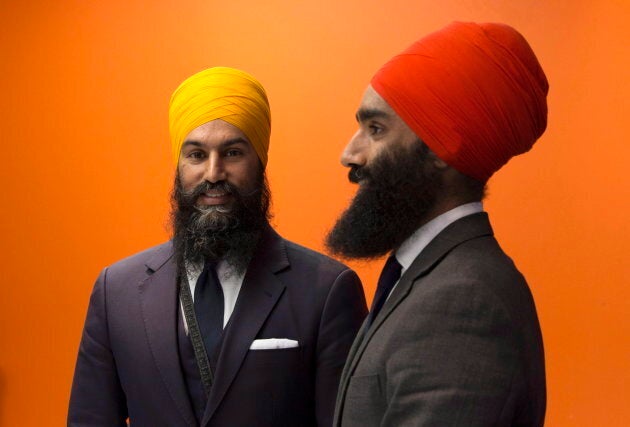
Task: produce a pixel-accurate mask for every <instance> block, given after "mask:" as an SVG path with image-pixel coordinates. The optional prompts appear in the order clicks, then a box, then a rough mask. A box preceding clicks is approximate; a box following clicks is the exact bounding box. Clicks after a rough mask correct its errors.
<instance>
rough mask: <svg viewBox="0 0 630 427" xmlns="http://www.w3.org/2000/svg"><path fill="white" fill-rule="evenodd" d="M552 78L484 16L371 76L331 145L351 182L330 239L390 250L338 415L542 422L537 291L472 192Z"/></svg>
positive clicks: (342, 419) (537, 130)
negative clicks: (341, 135)
mask: <svg viewBox="0 0 630 427" xmlns="http://www.w3.org/2000/svg"><path fill="white" fill-rule="evenodd" d="M547 91H548V84H547V80H546V77H545V74H544V73H543V70H542V68H541V67H540V64H539V63H538V60H537V59H536V56H535V55H534V53H533V51H532V50H531V48H530V46H529V45H528V43H527V42H526V40H525V39H524V38H523V36H521V34H519V33H518V32H517V31H516V30H514V29H513V28H511V27H509V26H507V25H502V24H492V23H488V24H475V23H453V24H450V25H448V26H447V27H445V28H443V29H442V30H440V31H437V32H435V33H432V34H430V35H428V36H426V37H424V38H422V39H420V40H419V41H417V42H416V43H414V44H412V45H411V46H410V47H409V48H408V49H406V50H405V51H404V52H402V53H401V54H400V55H397V56H395V57H394V58H393V59H391V60H390V61H389V62H388V63H386V64H385V65H384V66H383V67H382V68H381V69H380V70H379V71H377V73H376V74H375V75H374V77H373V78H372V81H371V83H370V85H369V86H368V88H367V89H366V91H365V93H364V95H363V99H362V101H361V105H360V106H359V109H358V111H357V113H356V119H357V121H358V123H359V129H358V131H357V132H356V133H355V135H354V136H353V137H352V139H351V140H350V142H349V143H348V145H347V147H346V148H345V150H344V152H343V154H342V156H341V161H342V163H343V165H344V166H346V167H348V168H350V171H349V179H350V180H351V181H352V182H354V183H358V184H359V188H358V191H357V194H356V195H355V198H354V199H353V201H352V203H351V204H350V206H349V207H348V209H347V210H346V211H345V212H344V213H343V214H342V215H341V217H340V218H339V220H338V221H337V223H336V224H335V226H334V228H333V229H332V231H331V232H330V234H329V235H328V236H327V240H326V243H327V245H328V247H329V248H330V250H331V251H332V252H333V253H335V254H337V255H340V256H342V257H346V258H359V259H375V258H378V257H381V256H383V255H387V254H389V257H388V259H387V261H386V263H385V266H384V268H383V272H382V273H381V276H380V278H379V282H378V285H377V290H376V295H375V297H374V301H373V303H372V307H371V310H370V314H369V315H368V318H367V320H366V322H365V323H364V325H363V327H362V329H361V330H360V332H359V335H358V336H357V338H356V340H355V342H354V344H353V347H352V349H351V350H350V355H349V356H348V360H347V362H346V366H345V368H344V373H343V374H342V379H341V385H340V389H339V394H338V397H337V406H336V412H335V421H334V425H335V426H343V427H354V426H356V427H370V426H456V425H457V426H459V425H462V426H463V425H465V426H491V425H492V426H540V425H542V424H543V422H544V415H545V404H546V396H545V365H544V355H543V345H542V335H541V331H540V326H539V323H538V318H537V315H536V309H535V306H534V301H533V298H532V295H531V293H530V290H529V288H528V285H527V283H526V281H525V279H524V278H523V276H522V275H521V274H520V273H519V271H518V270H517V269H516V267H515V266H514V263H513V262H512V260H511V259H510V258H509V257H508V256H507V255H506V254H505V253H504V252H503V251H502V249H501V248H500V246H499V244H498V243H497V241H496V240H495V238H494V236H493V232H492V228H491V226H490V223H489V221H488V215H487V214H486V213H485V212H484V211H483V205H482V199H483V197H484V193H485V185H486V182H487V181H488V179H489V178H490V177H491V176H492V175H493V174H494V173H495V172H496V171H498V170H499V169H500V168H501V167H502V166H503V165H504V164H505V163H506V162H508V160H509V159H510V158H511V157H513V156H515V155H518V154H521V153H524V152H526V151H528V150H529V149H530V148H531V147H532V145H533V144H534V142H535V141H536V140H537V139H538V138H539V137H540V136H541V135H542V133H543V132H544V130H545V127H546V123H547V104H546V96H547Z"/></svg>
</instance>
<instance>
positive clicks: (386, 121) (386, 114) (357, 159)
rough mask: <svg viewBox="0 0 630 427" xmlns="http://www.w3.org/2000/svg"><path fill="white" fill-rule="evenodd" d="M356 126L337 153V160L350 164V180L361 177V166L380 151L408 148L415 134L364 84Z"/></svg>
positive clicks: (414, 141)
mask: <svg viewBox="0 0 630 427" xmlns="http://www.w3.org/2000/svg"><path fill="white" fill-rule="evenodd" d="M356 120H357V122H358V124H359V129H358V130H357V132H356V133H355V134H354V135H353V136H352V138H351V139H350V141H349V142H348V145H346V148H345V149H344V150H343V153H342V154H341V163H342V164H343V165H344V166H346V167H349V168H351V170H350V174H349V177H350V180H351V181H353V182H359V183H360V181H361V172H360V169H361V168H362V167H364V166H365V167H368V168H369V167H370V166H371V165H372V164H373V163H374V161H376V159H378V158H379V156H381V155H383V153H385V152H388V151H392V150H396V149H405V150H409V149H411V148H412V147H414V146H415V145H417V143H418V142H417V141H418V137H417V136H416V135H415V134H414V132H413V131H412V130H411V129H410V128H409V126H407V124H406V123H405V122H404V121H403V120H402V119H401V118H400V117H399V116H398V115H397V114H396V112H395V111H394V110H393V109H392V108H391V107H390V106H389V105H388V104H387V102H385V100H384V99H383V98H382V97H381V96H380V95H379V94H378V93H377V92H376V91H375V90H374V89H373V88H372V86H368V88H367V89H366V90H365V93H364V94H363V99H362V100H361V104H360V105H359V109H358V110H357V113H356Z"/></svg>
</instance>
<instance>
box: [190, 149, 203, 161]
mask: <svg viewBox="0 0 630 427" xmlns="http://www.w3.org/2000/svg"><path fill="white" fill-rule="evenodd" d="M185 157H186V158H187V159H191V160H194V161H199V160H203V159H205V158H206V157H207V156H206V153H205V152H204V151H203V150H191V151H189V152H187V153H186V154H185Z"/></svg>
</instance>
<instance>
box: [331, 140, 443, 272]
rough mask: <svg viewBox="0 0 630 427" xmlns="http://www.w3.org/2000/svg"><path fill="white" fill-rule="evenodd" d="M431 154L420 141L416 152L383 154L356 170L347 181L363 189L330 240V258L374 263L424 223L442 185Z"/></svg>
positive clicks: (409, 149)
mask: <svg viewBox="0 0 630 427" xmlns="http://www.w3.org/2000/svg"><path fill="white" fill-rule="evenodd" d="M431 155H432V154H431V153H430V151H429V149H428V147H427V146H426V145H425V144H423V143H422V142H421V141H420V140H418V144H415V145H414V146H413V147H412V148H402V147H401V148H396V149H393V150H389V151H383V152H382V154H380V155H379V156H378V157H377V158H376V159H375V160H374V162H373V164H372V165H370V166H369V167H368V166H363V167H356V166H355V167H353V168H352V169H351V170H350V172H349V174H348V177H349V179H350V181H352V182H355V183H359V189H358V190H357V193H356V195H355V197H354V199H353V200H352V202H351V203H350V206H349V207H348V208H347V209H346V211H345V212H343V213H342V214H341V216H340V217H339V219H338V220H337V222H336V223H335V225H334V226H333V228H332V230H331V231H330V232H329V233H328V235H327V236H326V241H325V243H326V246H327V248H328V249H329V250H330V251H331V253H333V254H335V255H337V256H340V257H342V258H346V259H366V260H368V259H376V258H379V257H381V256H383V255H385V254H387V253H388V252H390V251H392V250H393V249H396V248H398V247H399V246H400V245H401V244H402V243H403V242H404V241H405V239H407V237H409V236H410V235H411V234H412V233H413V232H414V231H415V230H416V229H418V228H419V227H420V226H421V225H422V224H424V223H425V222H426V217H427V212H428V211H429V210H430V209H431V208H432V207H433V205H434V204H435V201H436V198H437V195H438V194H439V191H440V188H441V186H442V180H441V176H440V174H439V172H438V170H437V169H436V168H435V167H433V166H432V165H431V164H430V161H429V158H430V156H431Z"/></svg>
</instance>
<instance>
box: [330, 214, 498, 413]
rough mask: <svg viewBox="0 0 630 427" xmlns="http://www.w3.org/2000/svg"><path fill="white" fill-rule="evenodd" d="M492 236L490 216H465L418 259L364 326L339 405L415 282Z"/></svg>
mask: <svg viewBox="0 0 630 427" xmlns="http://www.w3.org/2000/svg"><path fill="white" fill-rule="evenodd" d="M492 234H493V232H492V227H491V226H490V222H489V221H488V214H486V213H485V212H481V213H477V214H473V215H469V216H465V217H463V218H461V219H459V220H457V221H455V222H454V223H452V224H450V225H449V226H448V227H446V228H445V229H444V230H442V232H440V234H438V235H437V236H436V237H435V239H433V240H432V241H431V242H430V243H429V245H427V247H426V248H425V249H424V250H423V251H422V252H421V253H420V254H419V255H418V256H417V257H416V259H415V260H414V261H413V263H412V264H411V266H409V269H407V271H405V273H404V274H403V276H402V277H401V278H400V281H399V282H398V284H397V285H396V287H395V288H394V290H393V291H392V293H391V295H390V296H389V298H388V300H387V301H386V302H385V305H383V308H382V309H381V311H380V313H379V314H378V316H377V317H376V319H374V322H373V323H372V326H371V327H370V328H369V329H367V330H366V329H365V325H366V323H365V322H364V323H363V326H362V327H361V331H360V332H359V335H358V337H357V339H356V340H355V342H354V344H353V346H352V349H351V350H350V355H349V357H348V361H347V363H346V368H347V369H344V373H343V375H342V382H341V386H340V389H339V398H338V399H337V401H338V403H339V402H343V401H344V399H345V393H346V390H347V388H348V382H349V380H350V377H351V376H352V374H353V372H354V370H355V369H356V367H357V365H358V363H359V361H360V360H361V356H362V355H363V352H364V351H365V348H366V347H367V345H368V344H369V342H370V340H371V339H372V336H374V334H375V333H376V331H377V330H378V329H379V328H380V327H381V325H382V324H383V323H384V322H385V321H386V320H387V318H388V317H389V315H390V314H391V313H392V311H394V309H395V308H396V307H397V306H398V305H399V304H400V303H401V302H402V301H403V300H404V299H405V298H406V297H407V295H409V292H410V291H411V288H412V287H413V284H414V282H415V281H416V280H417V279H418V278H419V277H421V276H423V275H424V274H426V273H427V272H428V271H429V270H431V269H432V268H433V267H434V266H435V265H436V264H438V263H439V262H440V261H441V260H442V259H443V258H444V257H445V256H446V254H448V253H449V252H450V251H451V250H452V249H453V248H455V247H456V246H458V245H460V244H461V243H463V242H465V241H468V240H471V239H475V238H478V237H482V236H492ZM355 348H356V350H355ZM339 415H340V414H339Z"/></svg>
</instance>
